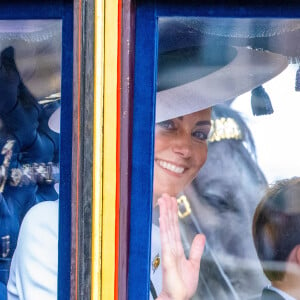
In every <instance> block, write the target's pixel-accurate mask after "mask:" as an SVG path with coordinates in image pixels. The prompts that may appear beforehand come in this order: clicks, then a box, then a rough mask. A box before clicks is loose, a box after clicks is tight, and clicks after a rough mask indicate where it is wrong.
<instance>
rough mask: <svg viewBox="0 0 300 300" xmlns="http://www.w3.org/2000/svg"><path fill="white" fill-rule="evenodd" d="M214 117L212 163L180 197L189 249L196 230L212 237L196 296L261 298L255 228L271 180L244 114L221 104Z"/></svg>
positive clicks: (209, 159) (261, 277)
mask: <svg viewBox="0 0 300 300" xmlns="http://www.w3.org/2000/svg"><path fill="white" fill-rule="evenodd" d="M212 120H213V121H212V128H213V131H212V135H211V137H210V139H209V144H208V149H209V150H208V157H207V161H206V163H205V165H204V167H203V168H202V169H201V171H200V172H199V174H198V176H197V177H196V178H195V180H194V181H193V183H192V184H191V185H190V186H189V187H188V188H187V189H186V190H185V195H186V196H182V197H181V198H179V200H178V203H179V217H180V220H181V231H182V238H183V243H184V247H185V249H186V250H188V248H189V245H190V241H191V240H192V237H193V236H194V235H195V233H196V232H203V233H204V234H205V235H206V238H207V244H206V251H205V254H204V257H203V258H202V260H201V273H200V279H199V287H198V291H197V294H196V296H195V299H217V300H223V299H226V300H227V299H228V300H229V299H230V300H235V299H243V300H244V299H249V300H250V299H258V298H259V295H260V293H261V290H262V288H263V287H264V286H265V285H266V284H267V282H266V279H265V277H264V275H263V273H262V270H261V267H260V264H259V261H258V259H257V256H256V252H255V248H254V244H253V241H252V235H251V226H252V216H253V213H254V210H255V208H256V205H257V203H258V202H259V200H260V198H261V195H262V193H263V191H264V189H265V188H266V185H267V182H266V179H265V176H264V174H263V173H262V171H261V170H260V168H259V166H258V164H257V161H256V151H255V145H254V141H253V137H252V134H251V132H250V130H249V128H248V127H247V125H246V123H245V122H244V120H243V119H242V118H241V116H240V115H239V114H238V113H237V112H236V111H234V110H232V109H230V108H229V107H228V106H225V105H222V106H221V105H219V106H215V107H214V108H213V113H212Z"/></svg>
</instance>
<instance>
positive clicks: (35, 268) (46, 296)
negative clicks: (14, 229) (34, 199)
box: [7, 200, 58, 300]
mask: <svg viewBox="0 0 300 300" xmlns="http://www.w3.org/2000/svg"><path fill="white" fill-rule="evenodd" d="M57 264H58V200H56V201H45V202H41V203H39V204H37V205H35V206H34V207H32V208H31V209H30V210H29V211H28V213H27V214H26V216H25V218H24V220H23V222H22V226H21V229H20V233H19V238H18V244H17V248H16V250H15V253H14V255H13V259H12V264H11V268H10V276H9V280H8V284H7V290H8V294H7V297H8V300H56V299H57V268H58V266H57Z"/></svg>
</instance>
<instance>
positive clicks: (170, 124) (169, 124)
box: [157, 120, 175, 130]
mask: <svg viewBox="0 0 300 300" xmlns="http://www.w3.org/2000/svg"><path fill="white" fill-rule="evenodd" d="M157 125H158V126H160V127H162V128H164V129H167V130H172V129H175V124H174V122H173V121H172V120H166V121H163V122H160V123H158V124H157Z"/></svg>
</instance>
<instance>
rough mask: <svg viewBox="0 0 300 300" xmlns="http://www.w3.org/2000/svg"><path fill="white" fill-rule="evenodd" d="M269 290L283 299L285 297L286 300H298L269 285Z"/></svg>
mask: <svg viewBox="0 0 300 300" xmlns="http://www.w3.org/2000/svg"><path fill="white" fill-rule="evenodd" d="M268 289H269V290H272V291H274V292H276V293H277V294H279V295H280V296H281V297H283V298H284V299H285V300H296V298H294V297H292V296H290V295H289V294H287V293H286V292H284V291H282V290H280V289H278V288H276V287H275V286H272V285H269V286H268Z"/></svg>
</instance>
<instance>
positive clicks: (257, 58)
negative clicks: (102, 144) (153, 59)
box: [150, 17, 300, 299]
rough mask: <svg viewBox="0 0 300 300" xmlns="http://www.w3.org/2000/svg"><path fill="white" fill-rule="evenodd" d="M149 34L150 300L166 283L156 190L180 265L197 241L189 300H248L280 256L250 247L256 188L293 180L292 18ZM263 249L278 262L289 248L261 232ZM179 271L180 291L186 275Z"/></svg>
mask: <svg viewBox="0 0 300 300" xmlns="http://www.w3.org/2000/svg"><path fill="white" fill-rule="evenodd" d="M158 29H159V42H158V63H157V92H156V126H155V149H154V177H153V220H152V243H151V261H150V264H151V265H150V299H151V298H155V297H156V295H159V294H160V293H161V291H165V288H166V286H167V285H168V283H167V279H166V278H168V277H166V276H167V275H165V274H166V273H167V272H165V273H163V268H162V265H163V263H164V257H163V255H162V249H161V246H162V243H161V239H160V238H161V234H160V229H159V205H158V202H159V201H165V198H161V200H158V199H159V198H160V197H161V195H162V194H163V193H168V194H169V195H170V196H173V197H176V198H177V205H178V218H179V227H180V237H181V242H182V246H183V250H184V252H185V254H186V256H188V255H189V252H190V249H191V245H192V241H193V239H194V237H195V235H196V234H197V233H204V234H205V236H206V244H205V249H204V254H203V256H202V260H201V267H200V275H199V278H198V284H197V289H196V290H195V291H194V290H193V288H192V287H191V286H193V284H192V281H190V285H189V284H187V286H189V288H188V289H189V290H190V291H191V290H193V291H194V292H195V295H194V298H193V299H259V297H260V295H261V292H262V290H263V288H264V287H266V286H268V285H269V284H270V283H272V282H273V281H272V277H270V276H268V274H269V273H268V272H273V271H274V272H278V271H279V273H280V272H283V271H284V270H286V261H287V255H285V256H284V255H283V256H280V257H279V256H276V255H275V254H274V255H273V256H272V255H270V256H267V255H265V256H264V255H263V254H262V253H261V252H260V251H261V250H260V248H259V247H260V246H257V245H256V246H257V247H258V248H257V247H255V245H254V241H253V235H252V226H253V216H254V213H255V210H256V208H257V206H258V204H259V203H260V201H261V199H262V197H263V196H264V195H265V193H266V191H267V189H268V187H269V186H270V185H271V184H273V183H274V182H276V181H277V180H283V179H289V178H291V177H295V176H299V175H300V174H299V172H300V165H299V159H298V158H297V156H298V153H299V151H300V143H299V141H298V138H297V130H298V128H299V125H300V124H299V122H300V121H299V118H298V114H299V109H300V107H299V106H300V104H299V101H298V97H299V96H298V91H300V77H299V76H300V75H299V74H300V73H299V71H298V67H299V66H298V63H299V58H298V57H299V48H298V43H299V37H300V21H299V20H297V19H278V18H277V19H268V18H256V19H255V18H251V19H250V18H243V19H242V18H209V17H160V18H159V20H158ZM298 73H299V74H298ZM209 107H212V109H211V118H210V109H208V108H209ZM207 121H209V122H207ZM299 199H300V198H299ZM166 201H167V200H166ZM297 207H298V206H297V205H296V206H295V205H294V208H295V212H297ZM284 209H285V208H284V207H282V211H281V212H282V213H284V214H285V210H284ZM299 219H300V216H299ZM272 224H273V223H272ZM272 226H273V225H272ZM257 228H258V227H257ZM272 228H273V227H272ZM276 228H277V227H276ZM257 230H258V229H257ZM283 230H286V229H283ZM259 234H260V232H259ZM286 234H288V231H287V233H286ZM274 235H275V234H274ZM170 236H171V237H173V235H169V238H170V240H169V241H167V242H166V244H168V245H169V244H172V241H171V240H172V238H171V237H170ZM268 238H270V241H267V239H268ZM267 242H269V244H268V245H269V246H270V249H269V248H268V249H269V250H270V251H272V253H273V252H274V253H277V252H280V251H282V253H287V254H290V251H291V250H292V249H293V247H292V246H291V245H293V243H294V244H295V245H297V243H298V242H297V240H296V241H295V239H289V240H288V242H285V240H284V241H282V242H283V243H284V245H281V244H280V242H279V240H276V241H275V240H272V235H268V234H266V236H265V237H264V238H262V240H260V242H257V240H256V243H265V244H267ZM285 243H286V244H285ZM265 247H267V246H265ZM264 249H265V248H264ZM268 249H267V250H268ZM171 250H172V249H171ZM267 250H264V251H267ZM164 253H165V257H167V259H169V257H170V256H171V257H172V256H173V258H174V256H175V257H176V255H177V254H176V251H173V252H172V251H170V253H169V254H167V252H164ZM174 253H175V254H174ZM280 253H281V252H280ZM258 256H259V257H260V259H259V258H258ZM173 258H172V259H173ZM172 259H171V260H168V263H169V265H168V267H170V261H171V262H172ZM266 260H268V262H269V265H268V268H269V269H268V268H266V265H265V261H266ZM177 263H178V262H177ZM178 264H179V263H178ZM178 264H177V267H178ZM171 265H172V264H171ZM168 267H165V269H166V270H167V269H168ZM172 267H173V265H172ZM183 269H184V268H183V267H182V265H181V264H180V267H179V271H178V274H179V277H181V279H180V280H179V282H181V283H182V281H183V282H184V281H187V282H188V281H189V278H190V277H189V276H188V275H191V274H190V273H189V274H188V275H187V273H186V272H184V271H183ZM266 270H267V271H266ZM297 270H298V269H297ZM264 272H265V273H264ZM174 274H176V272H175V273H174V272H173V275H174ZM191 276H192V275H191ZM174 277H176V276H175V275H174ZM174 277H172V278H173V282H178V281H176V280H177V279H176V280H175V279H174ZM197 277H198V274H197ZM163 278H164V281H163V280H162V279H163ZM181 280H182V281H181ZM171 285H172V284H171ZM179 290H182V289H181V288H180V289H179ZM194 292H193V293H194Z"/></svg>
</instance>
